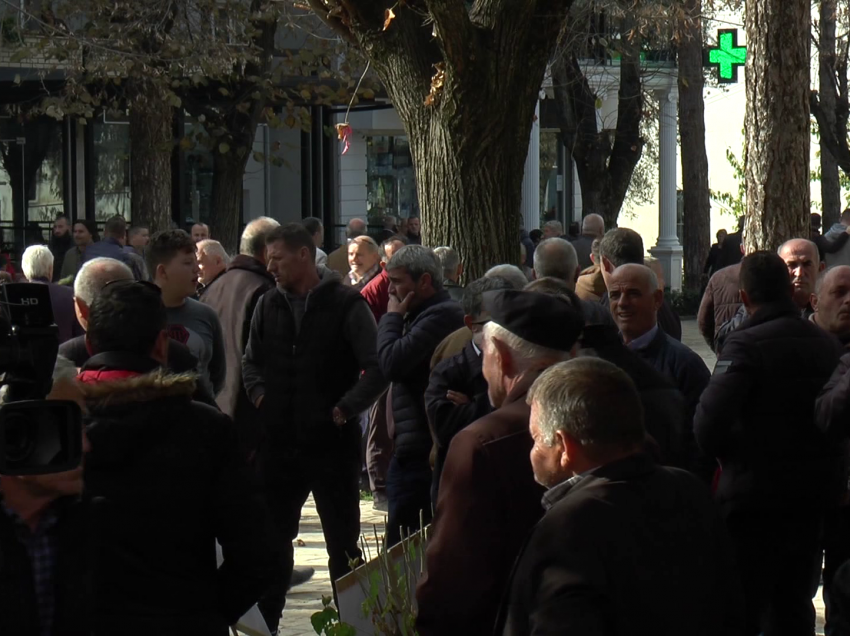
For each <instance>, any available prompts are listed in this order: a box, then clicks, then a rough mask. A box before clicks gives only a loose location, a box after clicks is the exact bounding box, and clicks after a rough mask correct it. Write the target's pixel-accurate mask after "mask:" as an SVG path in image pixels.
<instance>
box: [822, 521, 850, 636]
mask: <svg viewBox="0 0 850 636" xmlns="http://www.w3.org/2000/svg"><path fill="white" fill-rule="evenodd" d="M848 560H850V506H840V507H835V508H831V509H829V510H828V511H827V513H826V518H825V522H824V529H823V602H824V605H825V606H826V626H825V627H824V633H825V634H826V635H827V636H833V635H834V634H836V633H840V632H836V631H835V624H834V623H835V621H833V616H832V615H833V613H834V612H833V610H834V605H835V604H834V603H833V596H834V595H835V592H834V591H833V581H834V579H835V575H836V572H838V568H840V567H841V566H842V565H843V564H844V563H845V562H847V561H848ZM845 605H846V603H845ZM849 619H850V617H846V616H845V617H844V618H843V620H844V621H847V620H849Z"/></svg>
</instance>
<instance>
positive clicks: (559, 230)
mask: <svg viewBox="0 0 850 636" xmlns="http://www.w3.org/2000/svg"><path fill="white" fill-rule="evenodd" d="M563 235H564V226H563V224H562V223H561V222H560V221H547V222H546V223H544V224H543V238H544V239H549V238H560V237H562V236H563Z"/></svg>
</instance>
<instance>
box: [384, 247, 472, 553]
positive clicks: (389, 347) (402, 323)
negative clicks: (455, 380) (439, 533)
mask: <svg viewBox="0 0 850 636" xmlns="http://www.w3.org/2000/svg"><path fill="white" fill-rule="evenodd" d="M387 275H388V276H389V279H390V289H389V291H390V301H389V305H388V307H387V314H386V315H385V316H384V317H383V318H381V324H380V325H379V327H378V360H379V362H380V365H381V372H382V373H383V374H384V377H385V378H386V379H387V380H389V381H390V382H392V383H393V384H392V388H391V391H392V406H393V420H394V424H395V431H394V433H395V434H394V435H393V440H394V443H395V450H394V451H393V457H392V459H391V460H390V467H389V471H388V472H387V504H388V514H389V518H388V520H387V545H393V544H395V543H398V541H400V540H401V533H402V528H403V532H404V533H408V532H415V531H416V530H418V529H419V526H420V514H421V515H422V518H423V519H424V521H423V523H425V524H428V522H429V521H430V520H431V479H432V478H431V466H430V464H429V462H428V457H429V455H430V452H431V434H430V432H429V430H428V417H427V415H426V412H425V391H426V390H427V388H428V377H429V375H430V362H431V356H432V355H433V354H434V350H435V349H436V348H437V345H439V344H440V342H442V340H443V338H445V337H446V336H448V335H449V334H450V333H452V332H453V331H455V330H456V329H460V328H461V327H462V326H463V310H462V309H461V308H460V305H458V304H457V303H456V302H455V301H453V300H452V299H451V298H449V294H448V292H446V291H445V290H444V289H443V284H442V281H443V277H442V267H441V265H440V262H439V260H437V257H436V256H435V255H434V252H433V251H431V250H430V249H428V248H427V247H423V246H421V245H407V246H406V247H403V248H401V249H400V250H399V251H398V252H396V253H395V254H393V257H392V259H391V260H390V262H389V263H387Z"/></svg>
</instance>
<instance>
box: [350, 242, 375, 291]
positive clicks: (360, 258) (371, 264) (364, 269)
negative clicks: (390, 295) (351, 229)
mask: <svg viewBox="0 0 850 636" xmlns="http://www.w3.org/2000/svg"><path fill="white" fill-rule="evenodd" d="M346 249H347V250H348V264H349V267H350V269H351V271H349V272H348V273H346V274H345V275H344V276H343V277H342V280H343V282H344V283H345V284H346V285H348V286H350V287H353V288H354V289H356V290H357V291H362V290H363V288H364V287H366V285H368V284H369V281H371V280H372V279H373V278H375V277H376V276H379V275H380V273H381V248H379V247H378V244H377V243H375V239H373V238H372V237H371V236H357V237H355V238H353V239H351V241H350V242H349V243H348V246H347V248H346Z"/></svg>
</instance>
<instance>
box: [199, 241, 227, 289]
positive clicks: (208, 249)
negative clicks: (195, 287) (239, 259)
mask: <svg viewBox="0 0 850 636" xmlns="http://www.w3.org/2000/svg"><path fill="white" fill-rule="evenodd" d="M197 256H198V269H199V270H200V274H199V275H198V283H199V284H200V285H201V290H200V293H201V295H203V294H204V293H205V292H206V291H207V290H208V289H209V287H210V285H212V284H213V283H214V282H215V281H216V280H217V279H218V278H219V277H220V276H221V275H222V274H224V272H225V270H227V265H228V264H229V263H230V256H228V255H227V252H226V251H225V250H224V247H222V245H221V243H219V242H218V241H214V240H212V239H205V240H203V241H201V242H199V243H198V244H197Z"/></svg>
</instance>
